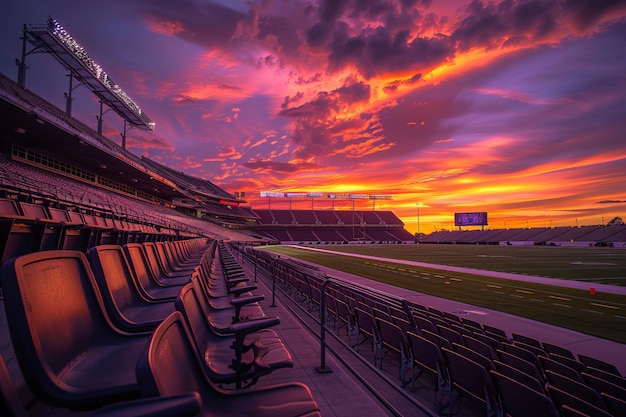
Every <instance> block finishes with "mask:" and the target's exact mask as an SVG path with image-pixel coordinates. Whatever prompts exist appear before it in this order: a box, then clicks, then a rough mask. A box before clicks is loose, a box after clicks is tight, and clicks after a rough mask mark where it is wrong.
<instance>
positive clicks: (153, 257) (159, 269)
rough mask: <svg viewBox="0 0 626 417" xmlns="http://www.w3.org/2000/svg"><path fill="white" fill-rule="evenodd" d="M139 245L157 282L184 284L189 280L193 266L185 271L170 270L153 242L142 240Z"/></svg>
mask: <svg viewBox="0 0 626 417" xmlns="http://www.w3.org/2000/svg"><path fill="white" fill-rule="evenodd" d="M141 246H142V247H143V253H144V255H145V257H146V260H147V261H148V265H150V269H151V270H152V273H153V274H154V277H155V279H156V280H157V282H159V283H161V284H162V285H184V284H186V283H188V282H189V278H190V277H191V272H192V271H193V268H190V269H189V270H185V271H176V272H175V271H172V270H170V269H169V268H168V267H167V265H166V262H167V261H166V260H164V259H162V258H161V256H159V253H158V252H157V248H156V246H155V243H154V242H144V243H142V244H141Z"/></svg>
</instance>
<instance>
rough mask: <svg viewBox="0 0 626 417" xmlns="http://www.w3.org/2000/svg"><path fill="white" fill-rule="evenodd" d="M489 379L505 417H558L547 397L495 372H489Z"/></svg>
mask: <svg viewBox="0 0 626 417" xmlns="http://www.w3.org/2000/svg"><path fill="white" fill-rule="evenodd" d="M491 378H492V379H493V383H494V385H495V387H496V390H497V392H498V397H499V398H500V402H501V404H502V409H503V411H504V413H506V415H508V416H510V417H529V416H533V417H535V416H536V417H539V416H542V417H559V412H558V411H557V408H556V407H555V404H554V403H553V401H552V400H551V399H550V397H548V396H547V395H545V394H543V393H541V392H539V391H535V390H534V389H532V388H529V387H527V386H526V385H524V384H522V383H520V382H518V381H516V380H514V379H512V378H510V377H508V376H506V375H503V374H501V373H499V372H497V371H491Z"/></svg>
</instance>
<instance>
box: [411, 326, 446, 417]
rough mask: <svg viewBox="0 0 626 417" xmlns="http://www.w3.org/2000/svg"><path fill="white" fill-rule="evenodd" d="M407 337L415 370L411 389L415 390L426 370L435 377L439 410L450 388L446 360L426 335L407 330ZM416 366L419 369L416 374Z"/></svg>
mask: <svg viewBox="0 0 626 417" xmlns="http://www.w3.org/2000/svg"><path fill="white" fill-rule="evenodd" d="M407 339H408V343H409V348H410V354H411V359H412V361H413V372H412V374H411V390H412V391H414V390H415V381H416V380H417V378H419V377H420V376H421V375H422V374H423V373H424V372H426V373H428V374H430V375H433V376H434V377H435V401H434V405H435V407H436V409H437V412H441V410H442V408H443V395H444V393H445V391H446V390H447V389H448V388H449V385H450V381H449V379H448V376H447V374H446V372H445V371H444V360H443V356H442V354H441V350H440V349H439V346H437V345H436V344H434V343H433V342H431V341H430V340H428V339H425V338H424V337H422V336H420V335H418V334H416V333H412V332H407ZM415 368H418V369H419V373H417V374H416V372H415Z"/></svg>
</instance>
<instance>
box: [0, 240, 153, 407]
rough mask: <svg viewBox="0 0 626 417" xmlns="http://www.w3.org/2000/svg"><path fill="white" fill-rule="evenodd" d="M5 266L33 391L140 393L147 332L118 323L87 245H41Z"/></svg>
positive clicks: (101, 396) (47, 396)
mask: <svg viewBox="0 0 626 417" xmlns="http://www.w3.org/2000/svg"><path fill="white" fill-rule="evenodd" d="M1 272H2V274H1V275H2V288H3V290H4V297H5V299H4V302H5V308H6V312H7V321H8V324H9V329H10V331H11V336H12V341H13V346H14V349H15V354H16V357H17V359H18V362H19V364H20V368H21V370H22V373H23V374H24V379H25V381H26V383H27V384H28V386H29V388H30V389H31V391H32V392H33V394H34V395H35V396H37V397H38V398H41V399H42V400H44V401H45V402H48V403H49V404H51V405H59V406H63V407H70V408H95V407H98V406H100V405H103V404H107V403H111V402H116V401H121V400H126V399H130V398H135V397H137V396H138V394H139V390H138V386H137V379H136V375H135V372H134V368H135V364H136V362H137V359H138V358H139V355H140V353H141V351H142V350H143V349H144V348H145V346H146V343H147V341H148V340H149V334H148V335H146V334H128V333H123V332H121V331H119V330H117V329H116V328H115V326H114V325H113V323H112V322H111V320H110V318H109V316H108V315H107V314H106V312H105V308H104V304H103V302H102V297H101V295H100V293H99V291H98V286H97V284H96V282H95V278H94V276H93V274H92V272H91V269H90V268H89V264H88V263H87V258H86V256H85V255H84V254H83V253H82V252H77V251H44V252H35V253H31V254H28V255H24V256H21V257H18V258H13V259H11V260H10V261H7V262H5V263H4V264H3V265H2V271H1ZM96 375H97V378H96V377H94V376H96Z"/></svg>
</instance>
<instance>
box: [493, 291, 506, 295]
mask: <svg viewBox="0 0 626 417" xmlns="http://www.w3.org/2000/svg"><path fill="white" fill-rule="evenodd" d="M491 292H492V293H494V294H504V293H503V292H502V291H491Z"/></svg>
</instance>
